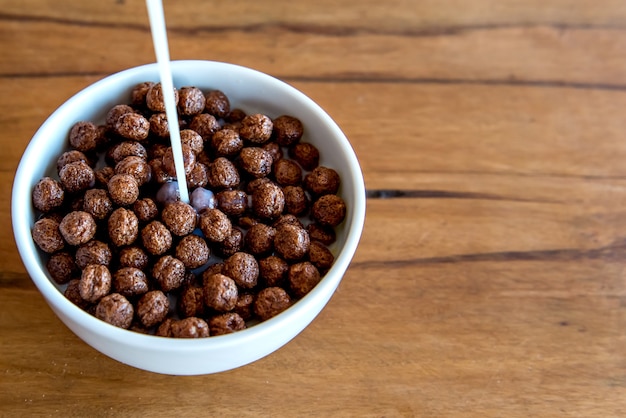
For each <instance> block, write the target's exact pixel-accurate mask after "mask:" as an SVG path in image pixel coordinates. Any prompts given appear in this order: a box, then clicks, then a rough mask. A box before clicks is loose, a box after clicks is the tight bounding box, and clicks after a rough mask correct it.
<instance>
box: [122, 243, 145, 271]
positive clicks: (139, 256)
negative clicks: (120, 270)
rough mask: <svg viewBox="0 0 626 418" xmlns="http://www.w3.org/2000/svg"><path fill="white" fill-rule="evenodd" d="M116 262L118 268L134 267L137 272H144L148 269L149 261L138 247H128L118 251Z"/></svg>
mask: <svg viewBox="0 0 626 418" xmlns="http://www.w3.org/2000/svg"><path fill="white" fill-rule="evenodd" d="M118 261H119V265H120V267H134V268H136V269H139V270H145V269H146V268H148V263H149V262H150V259H149V258H148V254H146V252H145V251H144V250H142V249H141V248H140V247H136V246H130V247H124V248H122V249H121V250H120V252H119V260H118Z"/></svg>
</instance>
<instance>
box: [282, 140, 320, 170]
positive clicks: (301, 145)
mask: <svg viewBox="0 0 626 418" xmlns="http://www.w3.org/2000/svg"><path fill="white" fill-rule="evenodd" d="M289 156H290V157H291V158H293V159H294V160H295V161H296V162H297V163H298V164H300V166H301V167H302V168H304V169H305V170H308V171H311V170H313V169H314V168H315V167H317V166H318V165H319V163H320V152H319V150H318V149H317V148H316V147H315V145H313V144H310V143H308V142H298V143H297V144H295V145H294V146H292V147H291V148H289Z"/></svg>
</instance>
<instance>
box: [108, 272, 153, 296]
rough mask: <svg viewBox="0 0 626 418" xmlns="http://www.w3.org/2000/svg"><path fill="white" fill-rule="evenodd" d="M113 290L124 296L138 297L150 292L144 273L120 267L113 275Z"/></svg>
mask: <svg viewBox="0 0 626 418" xmlns="http://www.w3.org/2000/svg"><path fill="white" fill-rule="evenodd" d="M113 289H114V291H116V292H117V293H119V294H121V295H123V296H125V297H131V296H138V295H143V294H144V293H146V292H148V290H150V286H149V283H148V278H147V277H146V275H145V273H144V272H143V271H141V270H139V269H138V268H135V267H122V268H121V269H119V270H117V271H116V272H115V273H114V274H113Z"/></svg>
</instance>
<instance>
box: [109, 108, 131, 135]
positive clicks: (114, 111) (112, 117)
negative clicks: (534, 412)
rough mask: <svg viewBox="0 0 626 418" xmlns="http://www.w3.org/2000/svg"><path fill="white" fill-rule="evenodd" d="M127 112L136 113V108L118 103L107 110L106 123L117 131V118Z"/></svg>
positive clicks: (112, 129)
mask: <svg viewBox="0 0 626 418" xmlns="http://www.w3.org/2000/svg"><path fill="white" fill-rule="evenodd" d="M127 113H135V110H134V109H133V108H132V107H130V106H129V105H125V104H118V105H115V106H113V107H112V108H111V109H109V111H108V112H107V115H106V119H105V123H106V126H107V128H108V129H109V130H111V131H113V132H115V127H116V126H117V120H118V119H119V118H120V117H122V115H125V114H127Z"/></svg>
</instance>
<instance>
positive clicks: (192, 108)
mask: <svg viewBox="0 0 626 418" xmlns="http://www.w3.org/2000/svg"><path fill="white" fill-rule="evenodd" d="M178 96H179V98H178V111H179V112H180V114H181V115H183V116H191V115H197V114H198V113H201V112H202V111H203V110H204V105H205V104H206V98H205V97H204V93H202V90H200V89H199V88H197V87H182V88H181V89H180V90H179V91H178Z"/></svg>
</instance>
